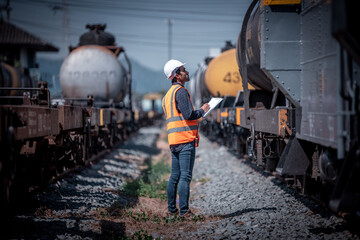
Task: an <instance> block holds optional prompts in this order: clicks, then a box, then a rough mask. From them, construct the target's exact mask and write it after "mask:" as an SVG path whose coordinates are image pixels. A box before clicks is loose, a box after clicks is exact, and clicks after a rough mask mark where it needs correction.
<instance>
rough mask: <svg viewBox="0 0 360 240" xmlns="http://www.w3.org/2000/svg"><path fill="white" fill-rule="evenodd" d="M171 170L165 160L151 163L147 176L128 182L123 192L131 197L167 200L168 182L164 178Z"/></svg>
mask: <svg viewBox="0 0 360 240" xmlns="http://www.w3.org/2000/svg"><path fill="white" fill-rule="evenodd" d="M170 171H171V168H170V166H169V165H168V164H165V159H161V161H159V162H158V163H156V164H153V163H152V162H151V164H150V166H149V168H148V170H147V171H146V173H145V175H144V176H142V177H141V178H139V179H136V180H134V181H132V182H127V183H125V184H124V186H123V188H122V190H121V191H122V192H123V193H125V194H128V195H130V196H136V197H138V196H143V197H150V198H160V199H162V200H165V199H166V186H167V180H163V179H162V177H163V176H164V175H165V174H167V173H170Z"/></svg>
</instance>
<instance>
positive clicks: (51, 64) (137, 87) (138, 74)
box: [37, 58, 169, 97]
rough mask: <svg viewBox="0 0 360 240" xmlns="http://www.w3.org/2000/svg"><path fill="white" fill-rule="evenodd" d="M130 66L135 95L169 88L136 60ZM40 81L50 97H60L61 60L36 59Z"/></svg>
mask: <svg viewBox="0 0 360 240" xmlns="http://www.w3.org/2000/svg"><path fill="white" fill-rule="evenodd" d="M130 61H131V65H132V79H133V83H132V89H133V92H136V93H137V94H140V95H142V94H145V93H150V92H159V91H162V90H167V89H168V88H169V82H168V81H166V78H165V75H164V73H163V72H162V71H161V70H160V71H155V70H152V69H149V68H147V67H145V66H143V65H141V64H140V63H138V62H137V61H136V60H134V59H131V58H130ZM37 62H38V63H39V69H40V73H41V79H42V80H43V81H47V82H48V86H49V88H50V91H51V96H52V97H60V96H61V87H60V83H59V72H60V68H61V64H62V62H63V60H62V59H49V58H38V59H37Z"/></svg>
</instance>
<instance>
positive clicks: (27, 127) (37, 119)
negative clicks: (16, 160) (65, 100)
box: [1, 106, 59, 140]
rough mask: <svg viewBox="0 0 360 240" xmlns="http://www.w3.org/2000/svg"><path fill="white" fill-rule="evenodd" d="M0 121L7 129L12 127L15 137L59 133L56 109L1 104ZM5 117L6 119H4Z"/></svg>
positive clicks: (20, 138) (21, 137)
mask: <svg viewBox="0 0 360 240" xmlns="http://www.w3.org/2000/svg"><path fill="white" fill-rule="evenodd" d="M1 108H2V111H1V112H2V114H3V116H1V118H2V121H3V123H4V129H2V131H7V128H8V127H10V126H13V127H14V133H15V139H16V140H23V139H27V138H36V137H44V136H48V135H56V134H58V133H59V125H58V109H55V108H44V107H39V106H34V107H33V106H26V107H25V106H2V107H1ZM5 118H7V120H5Z"/></svg>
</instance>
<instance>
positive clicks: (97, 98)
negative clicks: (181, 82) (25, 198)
mask: <svg viewBox="0 0 360 240" xmlns="http://www.w3.org/2000/svg"><path fill="white" fill-rule="evenodd" d="M87 28H89V30H90V31H89V32H87V33H85V34H83V35H82V36H81V37H80V41H79V46H77V47H75V48H70V50H71V52H70V54H69V56H68V57H67V58H66V59H65V60H64V62H63V65H62V67H61V70H60V82H61V86H62V88H63V95H64V98H63V99H58V100H55V99H53V100H52V99H51V98H50V92H49V91H48V89H47V83H46V82H40V83H39V85H38V86H37V87H34V84H33V85H31V84H32V83H31V82H30V81H28V82H26V84H25V83H24V84H22V82H23V81H20V80H19V79H20V77H19V76H18V75H16V74H15V73H16V71H15V69H14V68H13V67H11V66H8V65H5V64H3V63H2V64H1V68H2V72H4V73H6V74H2V78H1V81H2V82H6V83H8V84H7V85H5V87H3V88H1V89H0V90H1V91H0V92H1V94H2V95H3V96H2V98H1V101H2V103H1V106H0V146H1V149H0V151H1V153H2V156H1V160H0V181H1V186H0V188H1V189H0V190H1V200H2V201H1V202H2V204H1V206H8V204H9V203H10V204H11V203H12V202H13V201H14V200H16V199H19V196H18V194H23V193H24V192H28V191H30V190H31V189H33V188H34V187H38V186H40V185H41V184H44V183H47V182H48V181H49V180H50V179H51V178H53V177H56V176H58V175H59V174H61V173H63V172H65V171H67V170H68V169H71V168H73V167H74V166H76V165H83V164H85V162H86V161H87V160H89V159H90V158H91V157H92V156H94V155H96V154H98V153H99V152H101V151H103V150H105V149H108V148H111V147H112V146H113V145H114V144H115V143H116V142H119V141H121V140H124V139H125V138H126V137H127V136H128V134H129V133H130V132H131V131H132V130H134V116H133V112H132V107H131V65H130V61H129V60H128V58H127V56H126V54H125V51H124V48H122V47H119V46H116V45H115V39H114V37H113V36H112V35H111V34H109V33H107V32H105V31H104V30H105V25H88V26H87ZM119 56H120V57H119ZM121 56H123V57H122V58H121ZM119 59H122V61H120V60H119ZM3 76H4V77H3ZM15 83H16V84H15ZM3 86H4V85H3ZM13 93H14V94H17V96H13V95H14V94H13ZM20 196H21V195H20Z"/></svg>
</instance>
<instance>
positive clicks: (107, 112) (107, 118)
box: [99, 108, 113, 126]
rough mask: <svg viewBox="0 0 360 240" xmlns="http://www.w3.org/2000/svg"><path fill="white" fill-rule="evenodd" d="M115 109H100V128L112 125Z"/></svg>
mask: <svg viewBox="0 0 360 240" xmlns="http://www.w3.org/2000/svg"><path fill="white" fill-rule="evenodd" d="M112 112H113V109H111V108H101V109H100V124H99V126H105V125H108V124H110V123H111V116H112Z"/></svg>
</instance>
